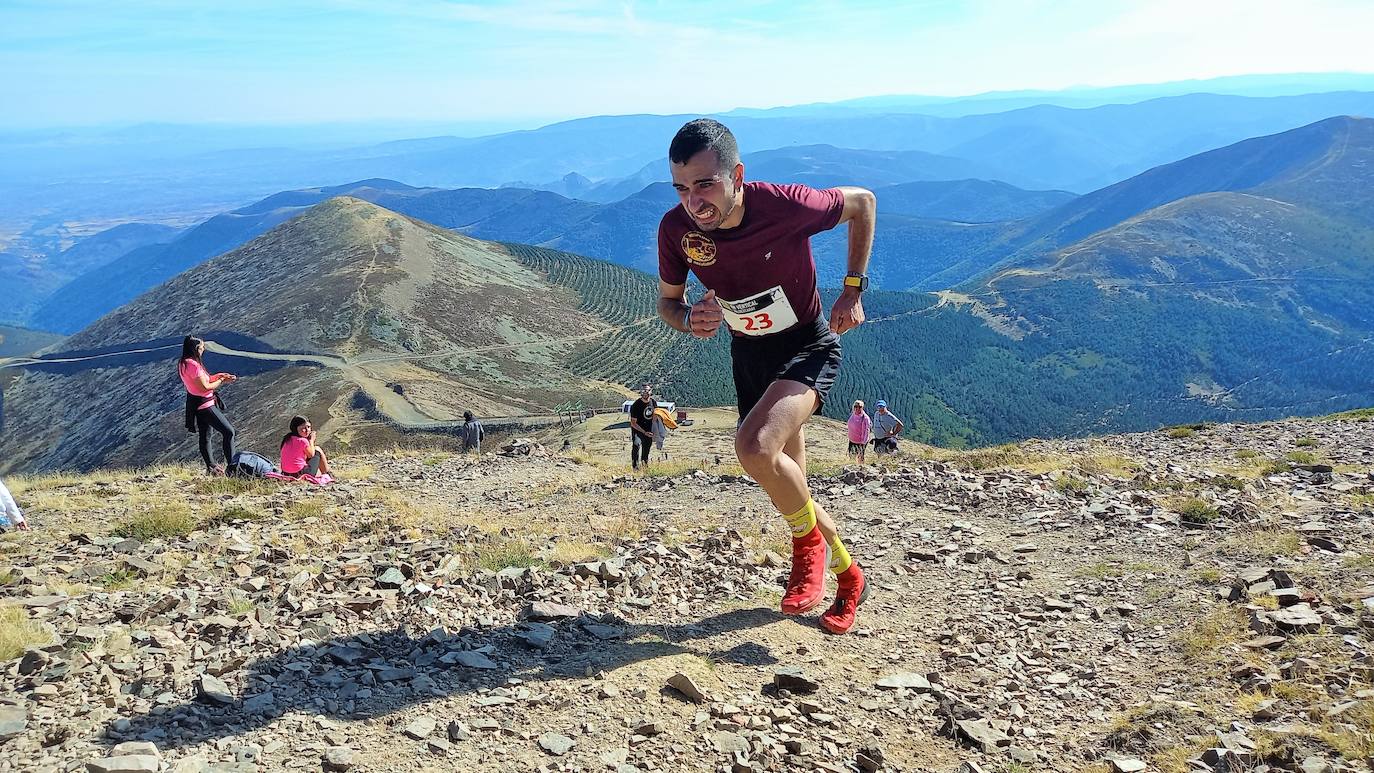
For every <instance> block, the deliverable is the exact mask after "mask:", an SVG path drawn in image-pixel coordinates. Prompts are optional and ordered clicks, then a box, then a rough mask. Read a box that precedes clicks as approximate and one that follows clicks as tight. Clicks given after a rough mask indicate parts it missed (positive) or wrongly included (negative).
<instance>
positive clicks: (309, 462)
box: [281, 416, 330, 478]
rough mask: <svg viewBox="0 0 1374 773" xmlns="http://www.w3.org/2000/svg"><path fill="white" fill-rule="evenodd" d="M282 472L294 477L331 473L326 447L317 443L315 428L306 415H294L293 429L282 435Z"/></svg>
mask: <svg viewBox="0 0 1374 773" xmlns="http://www.w3.org/2000/svg"><path fill="white" fill-rule="evenodd" d="M281 472H282V474H283V475H290V476H291V477H293V478H299V477H300V476H302V475H305V474H310V475H316V476H318V475H321V474H324V475H328V474H330V473H329V459H328V458H326V457H325V455H324V449H323V448H320V447H319V446H317V445H315V428H314V427H312V426H310V420H309V419H307V418H305V417H304V416H293V417H292V418H291V431H290V432H288V433H286V434H285V435H283V436H282V439H281Z"/></svg>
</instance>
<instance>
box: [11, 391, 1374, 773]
mask: <svg viewBox="0 0 1374 773" xmlns="http://www.w3.org/2000/svg"><path fill="white" fill-rule="evenodd" d="M704 418H707V421H705V422H704V423H703V425H701V426H699V427H698V428H697V429H696V430H695V432H696V433H697V434H695V435H693V434H691V433H690V432H687V433H683V434H680V435H678V436H676V437H679V438H681V439H682V442H681V448H682V449H684V450H685V449H690V451H689V452H686V453H682V454H679V456H682V457H683V459H674V460H672V463H671V464H666V463H665V464H660V465H659V466H658V468H657V470H656V471H654V472H651V473H650V474H648V475H643V476H629V475H628V474H627V472H628V471H627V470H625V469H624V468H625V467H626V466H627V465H626V464H625V462H624V461H623V459H622V457H623V455H624V454H623V453H622V452H621V451H622V450H623V447H624V443H625V441H624V439H623V438H620V439H617V438H619V437H620V434H621V433H620V430H618V429H616V428H615V427H614V426H613V422H612V421H611V420H610V419H606V423H605V424H604V425H582V426H581V427H579V428H576V429H575V430H573V431H572V433H571V434H569V435H567V436H566V439H567V441H568V443H567V455H566V456H565V455H562V454H559V453H556V451H557V450H558V449H557V448H554V449H553V451H549V452H545V451H543V449H542V448H536V449H535V451H534V453H532V454H530V455H528V456H509V455H503V454H502V453H499V452H498V453H488V454H486V455H484V456H482V457H481V458H480V459H476V458H472V457H463V456H458V455H453V454H449V453H444V452H415V453H393V454H375V455H368V456H355V457H351V458H347V459H343V460H340V463H339V466H340V468H341V471H342V473H343V475H344V478H345V482H344V483H342V484H340V485H336V486H332V487H328V488H324V489H313V488H307V487H284V488H283V487H279V486H276V485H266V484H263V483H256V482H238V481H227V480H214V479H208V478H196V477H194V476H193V475H192V474H191V472H190V471H189V470H188V469H182V468H163V469H158V470H152V471H147V472H139V473H113V472H111V473H97V474H93V475H90V476H75V477H60V476H53V477H46V478H34V479H28V480H25V479H15V480H13V481H11V483H12V484H13V485H12V488H13V489H14V491H15V493H16V495H17V497H18V498H19V500H20V502H21V504H23V505H25V507H26V510H27V512H28V513H29V515H30V518H31V520H32V522H33V524H34V526H35V530H34V531H33V532H31V533H29V534H8V535H5V537H4V538H3V541H0V604H3V606H0V739H3V740H0V752H2V753H0V771H9V770H24V771H68V770H82V769H90V770H145V769H146V770H155V769H158V765H159V764H160V765H161V766H162V768H163V769H170V770H177V771H197V770H217V771H230V770H243V771H247V770H320V769H324V770H357V771H391V770H394V771H422V770H454V769H463V770H492V771H498V770H499V771H505V770H615V771H620V772H628V771H634V770H661V771H716V770H730V771H738V772H740V773H747V772H748V771H763V770H778V771H781V770H832V771H842V770H856V769H857V770H877V769H884V770H903V771H917V770H940V771H951V773H952V772H953V771H955V770H956V769H958V768H959V767H960V765H961V763H964V762H970V763H973V764H975V765H977V766H979V767H980V769H981V770H984V771H989V773H992V772H994V771H1005V772H1007V773H1011V772H1012V771H1017V772H1018V773H1020V772H1025V771H1032V770H1034V771H1045V770H1049V771H1071V770H1101V771H1107V770H1141V769H1146V768H1145V766H1148V769H1151V770H1160V771H1184V770H1188V769H1190V768H1189V760H1190V759H1201V760H1206V761H1207V763H1208V764H1209V765H1210V766H1211V767H1213V768H1214V769H1217V770H1223V769H1227V768H1226V767H1224V766H1226V765H1233V766H1234V767H1233V768H1230V769H1235V770H1242V769H1247V770H1248V769H1256V770H1258V769H1260V768H1259V767H1258V766H1260V765H1268V766H1270V767H1271V768H1275V769H1284V770H1305V771H1317V770H1331V771H1335V770H1368V769H1369V766H1370V758H1371V756H1374V684H1371V681H1372V680H1374V653H1372V652H1371V636H1374V522H1372V521H1371V508H1372V507H1374V480H1372V479H1371V476H1370V470H1371V469H1374V422H1357V421H1289V422H1274V423H1267V424H1258V425H1220V426H1212V427H1205V428H1198V429H1176V430H1173V431H1171V432H1155V433H1148V434H1136V435H1121V436H1111V437H1105V438H1098V439H1090V440H1071V441H1031V442H1027V443H1022V444H1020V445H1018V446H1006V447H999V448H995V449H982V450H978V451H971V452H964V453H953V452H940V451H936V450H933V449H914V450H908V451H907V452H906V453H905V454H904V455H903V456H902V457H900V458H897V459H889V460H886V461H885V462H884V464H883V465H882V466H881V467H879V466H874V465H871V464H870V465H868V466H865V467H858V466H842V465H841V464H839V460H836V459H834V458H833V457H832V458H829V459H827V458H825V453H824V452H825V451H826V450H827V449H829V448H831V447H832V446H831V445H830V443H829V440H832V439H834V437H833V435H831V434H828V433H831V432H833V431H834V428H833V427H825V428H822V429H819V430H818V431H817V432H816V433H814V434H813V443H814V444H817V445H816V446H815V448H816V451H815V452H814V453H816V455H817V459H818V463H817V465H816V466H817V468H818V469H819V470H821V471H822V472H823V473H824V474H818V475H813V477H812V483H813V487H814V489H815V491H816V494H817V498H818V500H819V501H820V502H821V503H822V504H824V505H825V506H826V507H827V508H829V510H830V511H831V512H832V513H834V514H835V515H836V516H837V519H838V520H839V521H840V524H841V528H842V530H843V532H844V533H845V535H846V540H847V542H848V543H849V545H850V550H851V552H852V554H853V555H854V557H855V558H856V559H857V560H858V561H860V562H861V563H862V564H863V566H864V567H865V569H866V571H867V572H868V575H869V578H870V581H871V582H872V583H873V593H872V595H871V596H870V598H869V600H868V601H867V603H866V604H865V605H864V606H863V607H862V608H861V610H860V615H861V616H860V624H859V626H858V627H857V629H856V630H855V631H854V632H852V633H851V634H850V635H848V636H844V637H834V636H830V635H827V634H825V633H824V632H823V631H821V630H820V629H819V628H818V627H817V625H816V621H815V617H816V615H817V614H818V612H819V610H818V611H817V613H813V614H811V615H808V616H805V617H802V618H787V617H784V616H782V615H780V614H779V613H778V611H777V605H778V601H779V599H780V596H781V583H782V582H783V581H784V580H785V579H786V574H787V569H788V562H787V558H786V556H787V550H788V541H787V532H786V530H785V528H784V526H783V523H782V521H781V519H780V518H778V517H777V516H776V515H775V514H774V513H772V510H771V507H770V506H769V504H768V502H767V499H766V497H765V496H764V495H763V493H762V491H761V490H760V489H758V488H757V487H756V486H755V485H753V483H752V482H751V481H749V480H748V479H747V478H744V477H742V476H741V475H739V473H738V470H737V469H734V468H733V467H732V466H731V465H730V464H729V461H730V459H729V453H728V451H729V448H730V445H729V432H730V430H731V428H732V426H733V425H732V422H730V421H729V420H728V417H724V416H721V417H714V416H707V417H704ZM712 419H720V420H719V421H713V420H712ZM822 439H824V440H825V441H826V442H821V440H822ZM555 440H556V438H545V443H546V445H547V446H549V447H551V448H552V447H553V446H554V445H555ZM689 440H690V442H689ZM717 453H719V455H721V456H723V457H724V459H723V460H722V462H721V463H719V464H717V463H716V461H715V458H714V457H715V456H716V455H717ZM1314 464H1315V465H1316V466H1314ZM1321 464H1326V465H1330V466H1331V468H1333V469H1332V472H1331V474H1330V476H1329V477H1328V476H1327V475H1325V474H1324V470H1325V468H1323V467H1321V466H1319V465H1321ZM1303 465H1307V467H1303ZM26 645H27V646H28V649H27V650H26V649H25V646H26ZM798 672H799V673H798ZM692 693H699V694H692ZM136 741H147V742H151V743H152V744H154V745H155V747H156V748H155V750H154V749H152V748H149V747H147V746H139V745H137V744H134V745H132V746H131V745H128V743H127V742H136ZM120 744H123V745H120ZM117 753H118V754H123V755H124V756H126V757H128V759H118V758H114V759H107V758H109V757H110V756H111V755H114V754H117ZM141 753H152V754H156V755H159V756H160V758H161V762H159V761H158V760H157V759H153V758H151V757H149V756H146V754H141ZM135 757H137V758H138V760H135V759H134V758H135ZM136 765H143V766H144V767H136ZM88 766H89V768H88ZM1204 769H1205V768H1204Z"/></svg>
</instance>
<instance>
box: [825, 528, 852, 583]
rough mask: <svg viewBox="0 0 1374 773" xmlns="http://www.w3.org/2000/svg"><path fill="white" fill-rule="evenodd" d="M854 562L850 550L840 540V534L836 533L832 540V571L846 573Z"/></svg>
mask: <svg viewBox="0 0 1374 773" xmlns="http://www.w3.org/2000/svg"><path fill="white" fill-rule="evenodd" d="M853 563H854V562H853V560H851V559H850V558H849V551H848V550H846V549H845V547H844V543H843V542H841V541H840V535H838V534H836V535H835V538H834V539H832V540H830V571H831V572H832V573H834V574H844V573H845V571H846V570H848V569H849V566H850V564H853Z"/></svg>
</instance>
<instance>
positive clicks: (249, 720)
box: [104, 608, 786, 749]
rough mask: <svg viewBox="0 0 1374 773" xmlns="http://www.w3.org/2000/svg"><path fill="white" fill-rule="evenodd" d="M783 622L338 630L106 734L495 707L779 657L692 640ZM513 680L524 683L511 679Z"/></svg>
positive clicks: (198, 687) (131, 736)
mask: <svg viewBox="0 0 1374 773" xmlns="http://www.w3.org/2000/svg"><path fill="white" fill-rule="evenodd" d="M782 619H786V618H785V617H784V616H783V615H782V614H781V613H779V612H778V611H777V610H775V609H766V608H751V609H737V610H733V611H730V612H725V613H722V614H719V615H714V616H712V617H708V618H704V619H702V620H698V621H696V622H693V623H689V624H682V625H666V626H665V625H631V624H624V623H621V622H619V621H617V620H614V619H606V618H596V617H591V616H587V615H582V616H579V617H576V618H568V619H563V620H556V621H547V622H534V621H531V622H524V623H517V624H514V625H509V626H503V627H499V628H493V629H486V630H475V629H468V628H464V629H463V630H461V631H458V632H448V631H445V630H444V629H442V628H437V629H434V630H432V631H429V632H427V633H425V634H423V635H419V636H414V635H412V634H411V633H410V632H408V631H407V630H405V629H404V628H397V629H394V630H389V631H379V632H372V633H362V634H356V635H353V636H345V637H338V638H334V639H329V640H326V641H322V642H319V643H316V644H313V645H302V646H299V647H293V648H290V649H286V650H282V651H280V652H278V653H277V654H276V655H274V656H272V657H269V658H264V659H261V660H258V661H256V662H253V663H250V664H248V665H247V666H246V667H245V669H246V671H247V674H246V675H245V676H244V678H242V679H241V680H240V679H235V678H234V674H235V673H237V672H236V671H222V670H221V668H220V664H210V665H209V666H208V667H207V670H206V672H205V673H204V674H202V675H201V676H198V677H197V678H196V679H195V680H194V682H195V683H194V685H193V689H194V690H195V692H196V695H195V696H194V697H192V698H191V699H190V700H188V701H187V702H185V703H182V704H178V705H170V706H163V707H159V708H158V709H157V710H155V713H152V714H148V715H146V716H141V717H138V718H135V719H132V720H118V721H116V722H114V723H113V724H111V725H110V726H109V727H107V728H106V730H105V734H104V739H105V741H106V742H107V743H109V744H116V743H119V742H121V741H127V740H147V741H153V742H155V743H156V744H157V745H158V746H159V747H161V748H163V749H169V748H178V747H181V746H187V745H191V744H198V743H203V742H206V741H213V740H215V739H220V738H229V737H234V736H238V735H241V734H244V733H248V732H251V731H253V730H256V729H258V728H261V727H263V726H265V725H268V724H270V723H271V722H273V721H274V720H276V719H277V718H279V717H282V716H284V715H286V714H290V713H293V712H295V713H299V714H304V715H309V716H314V715H322V716H324V717H328V718H330V719H335V720H342V721H357V720H366V719H371V718H374V717H379V716H385V715H388V714H391V713H394V712H398V711H403V710H405V709H407V708H409V707H411V706H413V705H416V704H421V703H425V702H427V701H432V700H435V699H438V698H444V697H448V696H451V695H460V694H464V693H475V692H479V691H482V690H488V691H495V692H489V693H487V694H486V695H484V696H483V697H484V698H487V699H492V700H493V705H500V704H502V703H506V702H507V701H509V702H511V703H519V702H520V701H521V700H523V697H522V695H521V694H520V690H521V689H522V688H523V689H527V690H530V691H531V692H535V691H537V684H538V683H541V682H551V681H556V680H562V679H570V678H571V679H581V678H586V677H588V676H592V675H594V674H596V673H597V672H601V671H605V672H613V671H615V670H616V669H619V668H623V667H625V666H629V665H632V664H635V663H641V662H644V661H648V660H652V659H655V658H661V657H668V656H673V655H680V654H692V655H697V656H699V657H703V658H706V659H708V660H711V661H729V662H737V663H750V664H755V665H765V664H771V663H776V662H777V661H776V658H774V657H773V656H772V654H771V653H770V652H769V651H768V649H767V647H765V646H764V645H761V644H757V643H752V642H751V643H747V644H741V645H738V646H735V647H732V648H730V649H728V650H724V651H719V652H714V651H699V650H696V649H693V648H692V647H691V646H690V643H691V642H692V641H694V640H698V639H704V638H708V637H711V636H715V635H718V634H723V633H729V632H732V631H740V630H745V629H752V628H757V627H760V626H764V625H768V624H770V623H774V622H777V621H779V620H782ZM217 671H218V672H220V673H219V675H218V676H216V672H217ZM207 675H208V676H209V677H211V678H209V679H206V676H207ZM220 677H223V678H224V680H223V681H220ZM511 678H516V679H519V680H522V684H520V685H517V686H511V685H509V680H510V679H511ZM231 685H237V687H236V686H231ZM648 686H649V685H646V687H648ZM135 687H137V685H135ZM498 688H505V689H504V691H503V690H498ZM469 718H471V717H469Z"/></svg>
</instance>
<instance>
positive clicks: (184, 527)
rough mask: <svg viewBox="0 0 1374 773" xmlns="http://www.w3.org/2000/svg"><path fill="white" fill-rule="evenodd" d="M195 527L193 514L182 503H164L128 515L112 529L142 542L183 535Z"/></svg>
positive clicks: (121, 535)
mask: <svg viewBox="0 0 1374 773" xmlns="http://www.w3.org/2000/svg"><path fill="white" fill-rule="evenodd" d="M196 528H197V524H196V519H195V516H193V515H191V510H190V508H188V507H187V506H186V505H185V504H184V503H180V502H177V503H173V504H164V505H160V506H157V507H154V508H153V509H151V510H145V511H143V512H141V513H136V514H134V515H132V516H130V517H129V518H128V519H127V520H125V521H124V522H122V523H120V524H119V525H118V526H116V527H115V529H114V534H115V535H117V536H120V537H133V538H134V539H137V540H139V541H142V542H147V541H148V540H151V539H171V538H172V537H185V536H186V535H188V534H190V533H191V532H193V531H195V530H196Z"/></svg>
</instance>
